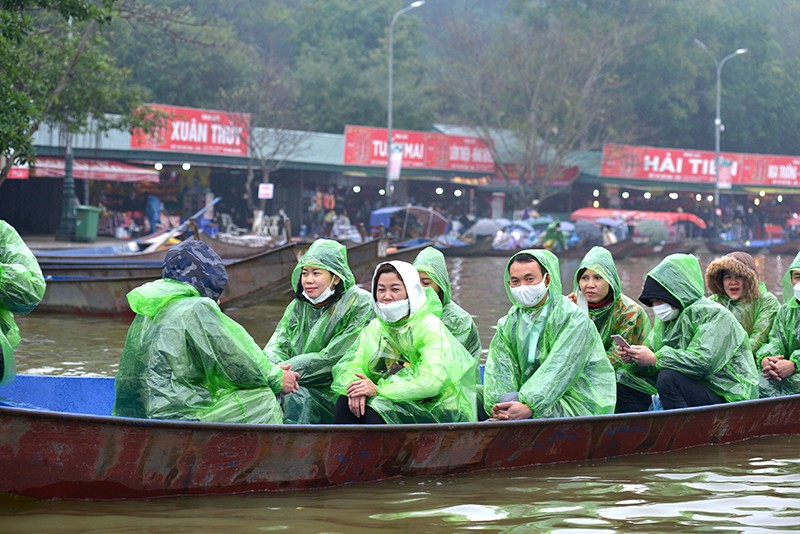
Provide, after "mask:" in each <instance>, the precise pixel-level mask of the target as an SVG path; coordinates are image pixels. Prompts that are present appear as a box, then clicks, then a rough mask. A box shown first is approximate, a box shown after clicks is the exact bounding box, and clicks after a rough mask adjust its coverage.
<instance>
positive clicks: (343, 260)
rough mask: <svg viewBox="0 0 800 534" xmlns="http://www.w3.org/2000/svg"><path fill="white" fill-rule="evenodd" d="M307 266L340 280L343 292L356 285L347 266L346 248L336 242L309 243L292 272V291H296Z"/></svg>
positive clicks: (330, 240)
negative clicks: (317, 268) (328, 272)
mask: <svg viewBox="0 0 800 534" xmlns="http://www.w3.org/2000/svg"><path fill="white" fill-rule="evenodd" d="M309 266H310V267H320V268H322V269H325V270H326V271H330V272H332V273H333V274H335V275H336V276H338V277H339V278H341V280H342V284H344V287H342V289H343V290H344V291H347V290H348V289H350V288H351V287H353V286H354V285H356V279H355V276H353V272H352V271H351V270H350V267H349V266H348V264H347V247H345V246H344V245H342V244H341V243H339V242H338V241H334V240H332V239H317V240H316V241H314V242H313V243H311V246H310V247H308V250H307V251H306V253H305V254H303V257H302V258H300V260H299V261H298V262H297V266H296V267H295V268H294V270H293V271H292V290H297V287H298V284H299V283H300V275H301V274H302V272H303V267H309Z"/></svg>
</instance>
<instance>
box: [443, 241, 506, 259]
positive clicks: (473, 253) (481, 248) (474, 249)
mask: <svg viewBox="0 0 800 534" xmlns="http://www.w3.org/2000/svg"><path fill="white" fill-rule="evenodd" d="M436 248H438V249H439V250H441V251H442V254H444V255H445V256H447V257H448V258H480V257H482V256H489V255H491V253H492V251H493V250H494V249H493V248H492V238H491V237H485V238H483V239H480V240H478V241H476V242H475V243H470V244H469V245H462V246H450V247H436Z"/></svg>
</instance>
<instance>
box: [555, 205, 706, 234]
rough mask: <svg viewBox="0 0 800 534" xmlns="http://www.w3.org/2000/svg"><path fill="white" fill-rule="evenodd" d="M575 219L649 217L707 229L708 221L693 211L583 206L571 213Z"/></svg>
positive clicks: (630, 220)
mask: <svg viewBox="0 0 800 534" xmlns="http://www.w3.org/2000/svg"><path fill="white" fill-rule="evenodd" d="M570 219H572V220H573V221H592V222H598V219H621V220H623V221H625V222H626V223H628V224H635V223H637V222H639V221H644V220H647V219H650V220H656V221H661V222H662V223H664V224H665V225H666V226H672V225H674V224H675V223H678V222H682V221H687V222H690V223H692V224H695V225H697V226H698V227H700V228H702V229H703V230H705V229H706V222H705V221H704V220H703V219H701V218H700V217H698V216H697V215H695V214H693V213H684V212H680V211H641V210H615V209H606V208H581V209H579V210H576V211H573V212H572V215H570Z"/></svg>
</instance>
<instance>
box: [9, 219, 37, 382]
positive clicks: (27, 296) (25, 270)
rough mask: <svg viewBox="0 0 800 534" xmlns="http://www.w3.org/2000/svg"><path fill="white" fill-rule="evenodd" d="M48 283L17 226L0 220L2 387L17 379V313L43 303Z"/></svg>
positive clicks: (18, 340) (29, 310)
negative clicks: (15, 357) (15, 355)
mask: <svg viewBox="0 0 800 534" xmlns="http://www.w3.org/2000/svg"><path fill="white" fill-rule="evenodd" d="M44 290H45V282H44V277H42V270H41V268H40V267H39V263H38V262H37V261H36V257H35V256H34V255H33V253H32V252H31V251H30V249H28V246H27V245H26V244H25V242H24V241H23V240H22V238H21V237H20V236H19V234H18V233H17V231H16V230H15V229H14V227H13V226H11V225H10V224H8V223H7V222H5V221H3V220H0V350H2V355H1V356H0V384H7V383H9V382H11V381H12V380H13V379H14V376H16V365H15V363H14V349H16V348H17V346H18V345H19V342H20V335H19V327H17V323H16V321H14V314H15V313H20V314H28V313H30V312H31V311H32V310H33V309H34V308H35V307H36V306H37V305H38V304H39V302H41V300H42V297H43V296H44Z"/></svg>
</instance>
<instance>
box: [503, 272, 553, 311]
mask: <svg viewBox="0 0 800 534" xmlns="http://www.w3.org/2000/svg"><path fill="white" fill-rule="evenodd" d="M546 279H547V276H546V275H545V278H542V281H541V282H539V283H538V284H534V285H532V286H517V287H512V288H511V294H512V295H513V296H514V298H515V299H516V301H517V302H519V303H520V304H521V305H522V306H523V307H524V308H532V307H534V306H536V305H537V304H539V303H540V302H541V301H542V298H543V297H544V296H545V295H547V284H545V280H546Z"/></svg>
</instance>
